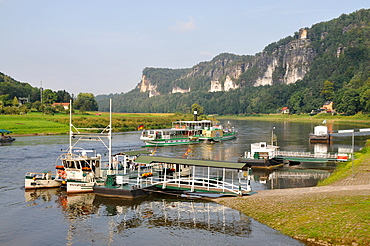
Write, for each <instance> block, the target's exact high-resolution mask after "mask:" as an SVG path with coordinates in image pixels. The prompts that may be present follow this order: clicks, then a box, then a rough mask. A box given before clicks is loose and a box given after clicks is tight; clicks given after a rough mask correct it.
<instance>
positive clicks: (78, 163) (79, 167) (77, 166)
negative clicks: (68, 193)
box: [75, 161, 81, 169]
mask: <svg viewBox="0 0 370 246" xmlns="http://www.w3.org/2000/svg"><path fill="white" fill-rule="evenodd" d="M75 168H77V169H81V165H80V162H79V161H76V162H75Z"/></svg>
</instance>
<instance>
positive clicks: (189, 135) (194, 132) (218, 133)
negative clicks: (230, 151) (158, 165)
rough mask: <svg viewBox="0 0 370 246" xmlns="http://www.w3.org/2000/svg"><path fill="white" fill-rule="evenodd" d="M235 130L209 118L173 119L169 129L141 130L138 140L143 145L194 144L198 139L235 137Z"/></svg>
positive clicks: (216, 140) (228, 138)
mask: <svg viewBox="0 0 370 246" xmlns="http://www.w3.org/2000/svg"><path fill="white" fill-rule="evenodd" d="M236 135H237V131H236V130H235V129H234V128H233V127H231V126H230V124H229V126H228V127H226V128H225V127H223V126H222V125H220V124H216V123H215V122H213V121H211V120H200V121H198V120H192V121H174V122H172V128H171V129H153V130H143V131H142V133H141V136H140V140H142V141H143V142H144V143H145V147H161V146H172V145H181V144H196V143H199V142H200V141H205V142H220V141H225V140H230V139H235V138H236Z"/></svg>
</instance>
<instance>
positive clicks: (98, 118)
mask: <svg viewBox="0 0 370 246" xmlns="http://www.w3.org/2000/svg"><path fill="white" fill-rule="evenodd" d="M192 118H193V116H192V115H191V114H179V113H162V114H160V113H113V115H112V121H113V123H112V126H113V131H115V132H123V131H134V130H136V129H137V127H138V126H139V125H141V124H143V125H144V126H145V128H146V129H159V128H169V127H171V122H173V121H177V120H192ZM203 118H204V117H203ZM208 118H212V119H231V120H232V119H235V120H264V121H297V122H307V121H312V122H317V123H320V122H322V121H323V120H324V119H325V120H327V122H334V121H335V122H346V123H368V122H370V115H367V114H357V115H353V116H341V115H331V114H319V115H315V116H310V115H308V114H301V115H288V114H270V115H260V114H255V115H249V116H245V115H226V116H209V117H208ZM108 124H109V113H107V112H87V113H86V114H78V113H75V114H73V125H75V126H76V127H81V128H105V127H106V126H107V125H108ZM0 129H7V130H10V131H13V135H43V134H66V133H68V131H69V115H67V114H61V113H58V114H55V115H43V114H42V113H38V112H31V113H28V114H25V115H0Z"/></svg>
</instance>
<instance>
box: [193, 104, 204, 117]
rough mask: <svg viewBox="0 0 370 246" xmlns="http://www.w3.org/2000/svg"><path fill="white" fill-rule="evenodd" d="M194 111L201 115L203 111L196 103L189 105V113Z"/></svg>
mask: <svg viewBox="0 0 370 246" xmlns="http://www.w3.org/2000/svg"><path fill="white" fill-rule="evenodd" d="M194 111H197V113H198V115H202V114H203V112H204V108H203V107H202V106H200V105H198V104H196V103H194V104H193V105H191V113H194Z"/></svg>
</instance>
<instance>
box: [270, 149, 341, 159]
mask: <svg viewBox="0 0 370 246" xmlns="http://www.w3.org/2000/svg"><path fill="white" fill-rule="evenodd" d="M275 157H304V158H326V159H337V158H338V154H336V153H311V152H302V151H281V150H278V151H276V152H275Z"/></svg>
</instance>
